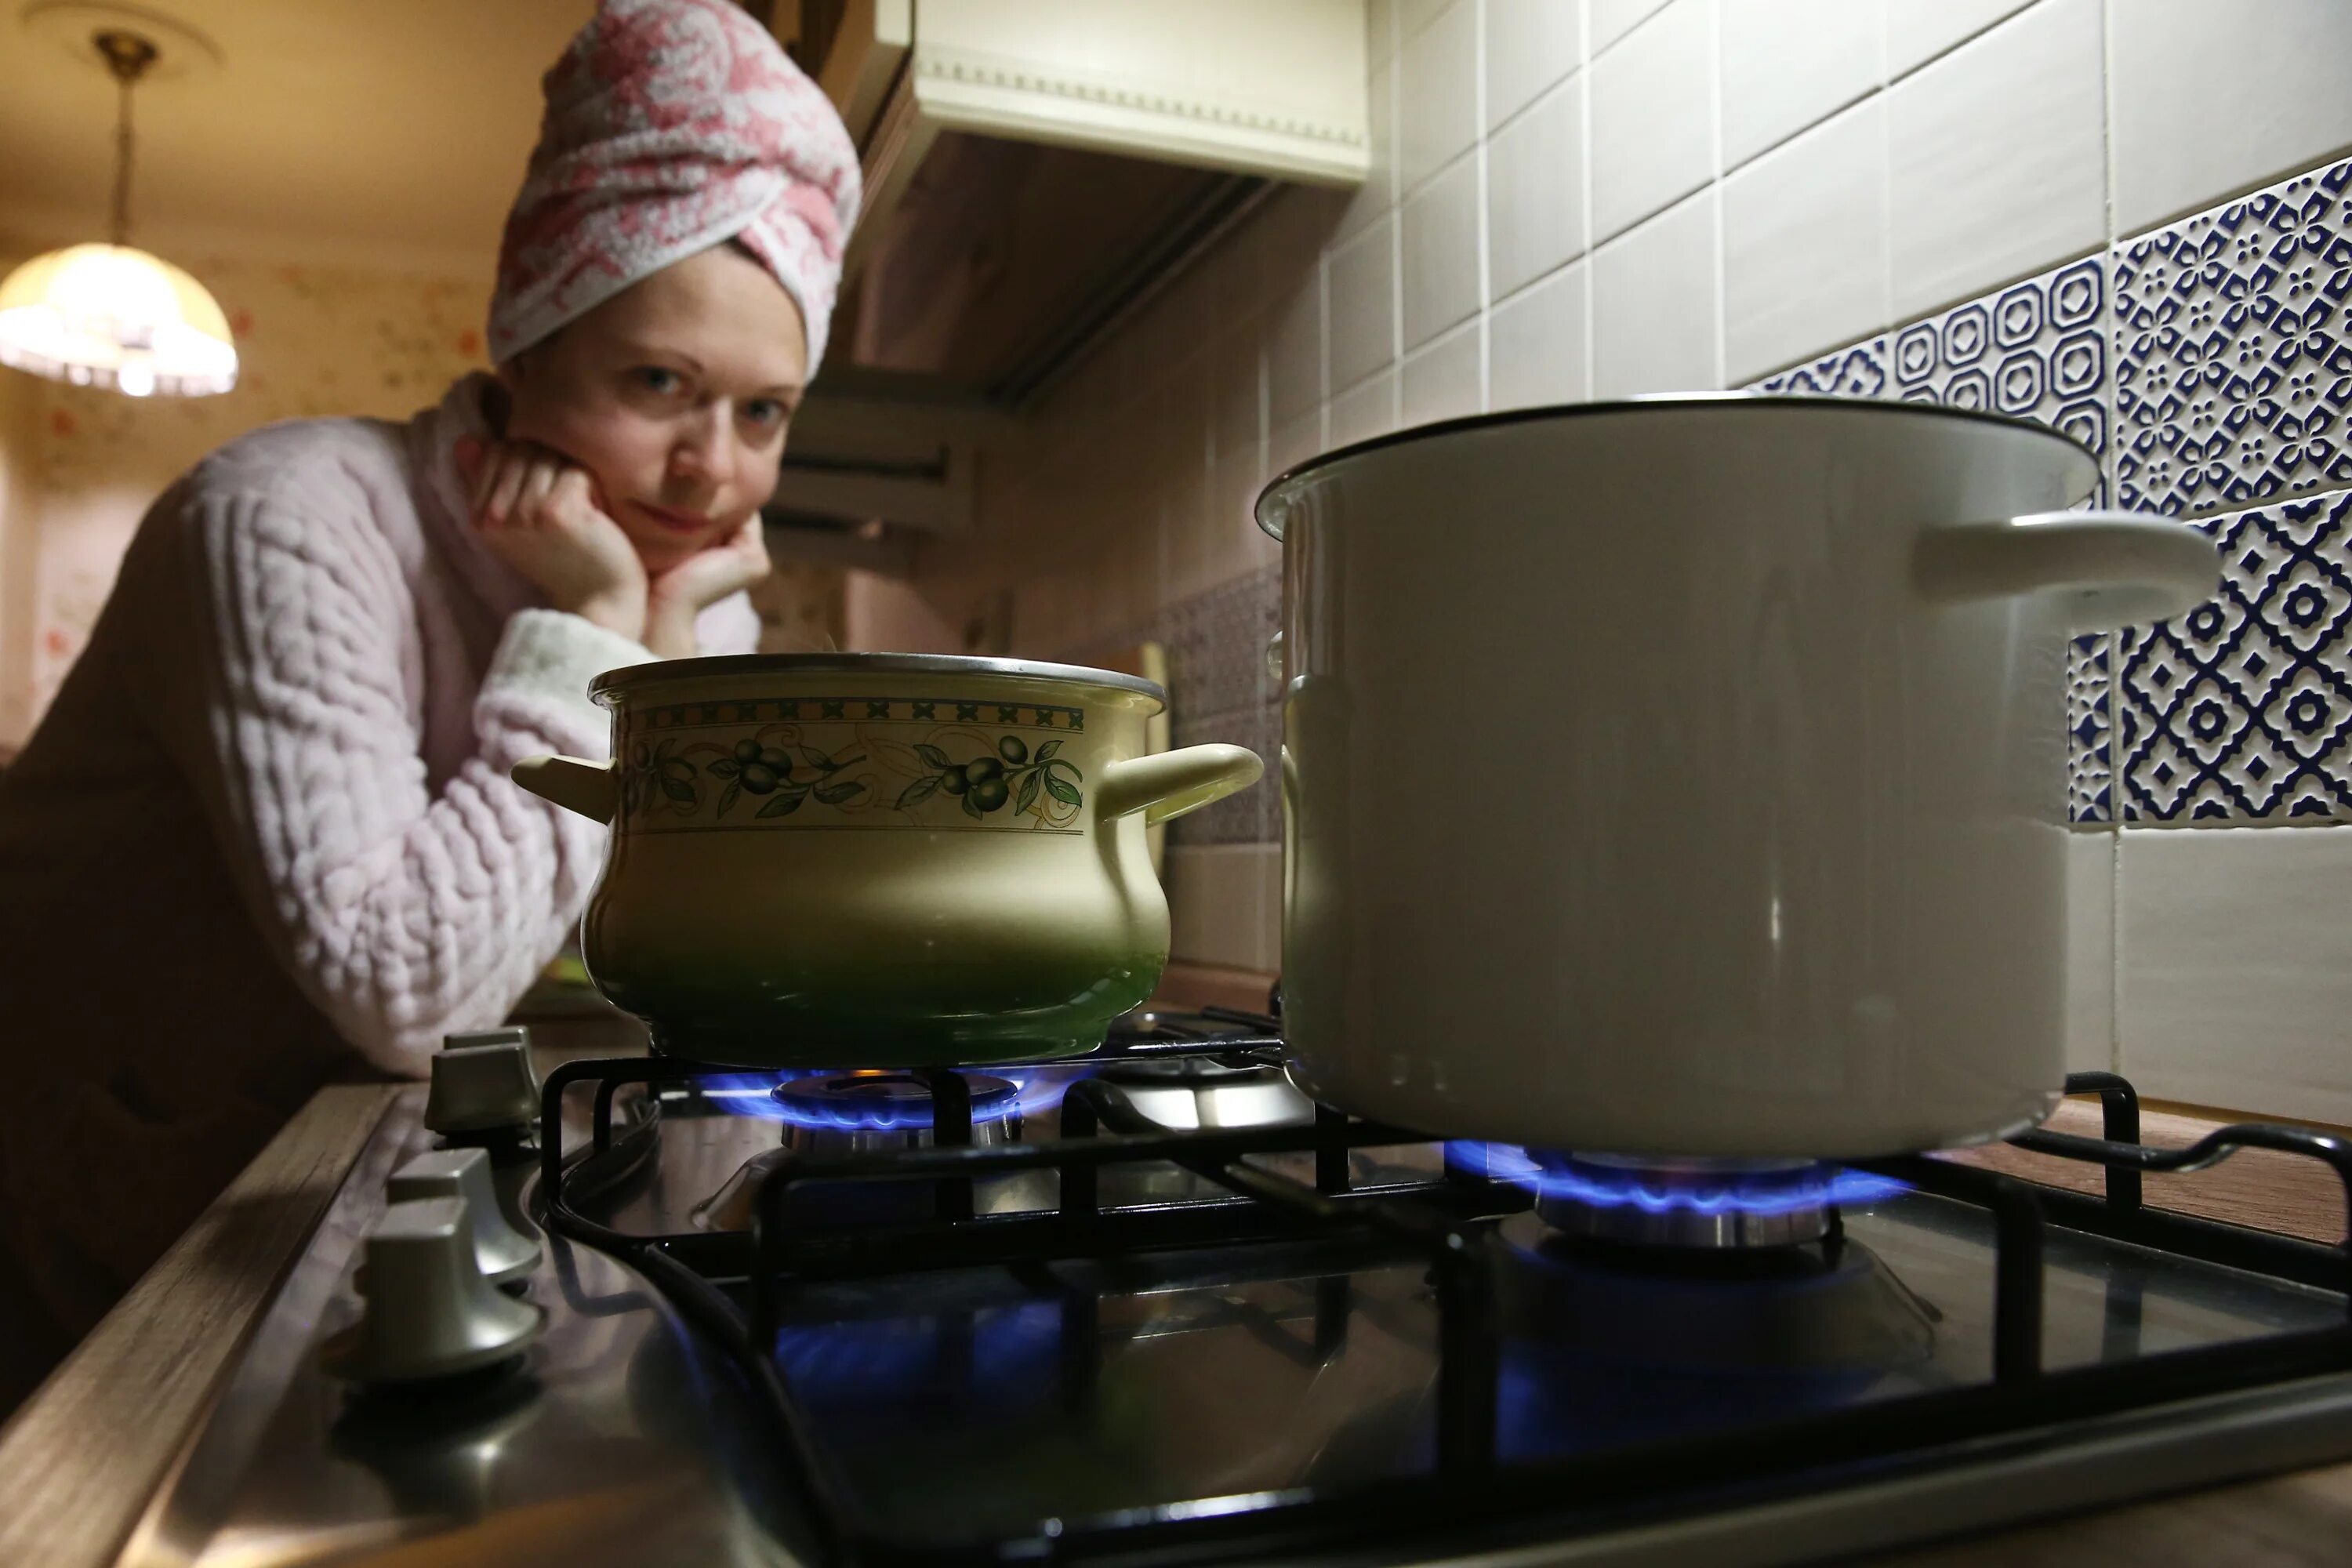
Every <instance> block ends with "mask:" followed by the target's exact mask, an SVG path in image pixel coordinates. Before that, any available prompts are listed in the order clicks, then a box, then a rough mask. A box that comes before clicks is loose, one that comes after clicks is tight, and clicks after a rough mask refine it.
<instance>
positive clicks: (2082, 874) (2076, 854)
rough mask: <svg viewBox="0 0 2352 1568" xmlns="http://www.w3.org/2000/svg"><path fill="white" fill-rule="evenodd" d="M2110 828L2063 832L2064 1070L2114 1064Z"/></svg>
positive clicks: (2113, 852)
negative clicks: (2064, 906)
mask: <svg viewBox="0 0 2352 1568" xmlns="http://www.w3.org/2000/svg"><path fill="white" fill-rule="evenodd" d="M2117 842H2118V841H2117V839H2116V835H2115V833H2114V832H2113V831H2112V830H2110V829H2101V830H2099V831H2096V832H2090V833H2069V834H2068V835H2067V836H2066V1070H2067V1071H2068V1072H2104V1071H2106V1070H2108V1069H2110V1068H2113V1067H2114V1065H2115V1035H2116V847H2117Z"/></svg>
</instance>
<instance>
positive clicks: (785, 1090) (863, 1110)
mask: <svg viewBox="0 0 2352 1568" xmlns="http://www.w3.org/2000/svg"><path fill="white" fill-rule="evenodd" d="M963 1081H964V1087H965V1088H966V1089H969V1090H970V1091H971V1113H972V1116H973V1118H974V1119H975V1120H981V1119H994V1118H996V1117H1001V1116H1003V1115H1005V1114H1006V1113H1008V1112H1010V1111H1011V1110H1013V1109H1014V1101H1015V1100H1016V1099H1017V1097H1018V1093H1019V1091H1018V1090H1016V1089H1014V1088H1013V1085H1012V1084H1010V1083H1008V1082H1006V1081H1005V1080H1004V1079H1001V1078H993V1077H991V1076H989V1075H987V1074H985V1073H965V1074H964V1075H963ZM772 1098H773V1099H774V1100H775V1102H776V1108H777V1110H779V1111H780V1112H782V1119H783V1120H784V1121H790V1122H793V1123H794V1124H795V1125H798V1126H802V1127H814V1128H817V1129H820V1130H826V1129H835V1128H838V1129H842V1130H844V1131H861V1132H863V1131H895V1130H898V1129H900V1128H907V1129H920V1128H929V1126H930V1125H931V1090H930V1087H929V1085H927V1084H926V1083H924V1082H923V1080H922V1079H919V1078H917V1077H916V1076H915V1075H914V1074H912V1073H908V1072H850V1073H835V1074H834V1075H832V1076H829V1077H825V1078H800V1079H793V1080H791V1081H790V1082H788V1083H780V1084H778V1085H777V1086H776V1087H775V1089H774V1090H773V1091H772Z"/></svg>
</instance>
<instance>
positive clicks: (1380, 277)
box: [1328, 217, 1396, 392]
mask: <svg viewBox="0 0 2352 1568" xmlns="http://www.w3.org/2000/svg"><path fill="white" fill-rule="evenodd" d="M1395 223H1396V220H1395V219H1394V218H1393V217H1383V218H1381V220H1380V221H1379V222H1377V223H1375V224H1373V225H1372V226H1370V228H1368V229H1366V230H1365V231H1364V232H1363V233H1361V234H1360V235H1358V236H1357V237H1355V238H1353V239H1351V240H1349V242H1348V243H1347V244H1345V245H1343V246H1341V247H1339V249H1337V250H1335V251H1333V252H1332V253H1331V268H1330V274H1329V277H1330V289H1331V337H1330V344H1329V348H1328V353H1329V356H1330V369H1331V374H1330V386H1331V389H1332V390H1333V391H1334V392H1338V391H1340V390H1343V389H1345V388H1347V387H1349V386H1352V385H1354V384H1356V383H1357V382H1360V381H1361V380H1363V379H1364V377H1366V376H1368V375H1370V374H1371V373H1372V372H1374V371H1376V370H1378V369H1380V368H1381V366H1382V365H1385V364H1387V363H1389V362H1390V361H1391V360H1392V359H1394V358H1395V357H1396V321H1395V318H1396V257H1395V253H1394V247H1395V232H1394V229H1395Z"/></svg>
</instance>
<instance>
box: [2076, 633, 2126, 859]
mask: <svg viewBox="0 0 2352 1568" xmlns="http://www.w3.org/2000/svg"><path fill="white" fill-rule="evenodd" d="M2113 640H2114V634H2113V633H2111V632H2093V633H2091V634H2089V635H2088V636H2086V637H2076V638H2074V641H2072V642H2070V643H2068V644H2067V645H2066V816H2067V817H2068V819H2069V820H2070V821H2074V822H2113V821H2114V820H2115V819H2116V803H2115V761H2114V756H2113V752H2112V750H2111V746H2112V742H2113V738H2114V730H2115V720H2114V715H2113V711H2112V710H2111V708H2110V706H2109V703H2110V700H2111V694H2110V687H2111V685H2112V681H2111V679H2110V671H2111V670H2112V669H2113V668H2114V664H2113V660H2114V649H2113V646H2112V645H2113Z"/></svg>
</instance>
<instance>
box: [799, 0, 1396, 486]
mask: <svg viewBox="0 0 2352 1568" xmlns="http://www.w3.org/2000/svg"><path fill="white" fill-rule="evenodd" d="M770 24H771V26H773V27H774V28H775V30H776V31H777V32H778V34H779V35H780V36H782V37H784V38H785V41H786V42H787V44H788V46H790V47H792V48H793V52H794V54H795V55H796V56H797V57H798V58H801V59H802V60H803V63H804V64H807V65H808V66H809V67H810V68H811V69H812V70H813V71H814V74H815V76H816V78H817V79H818V81H819V82H820V83H821V84H822V85H823V87H824V89H825V92H826V94H827V95H828V96H829V97H830V98H831V99H832V100H833V101H834V103H835V106H836V107H837V108H839V109H840V110H841V112H842V117H843V119H844V121H845V122H846V123H847V125H848V126H849V130H850V134H851V135H852V137H853V138H855V139H856V142H857V144H858V148H859V151H860V153H861V154H862V160H863V163H864V170H865V178H866V210H865V214H864V216H862V217H861V219H860V221H859V223H858V226H857V228H856V232H855V233H854V234H853V235H852V237H851V239H850V243H849V251H848V257H847V266H846V270H845V277H844V281H843V293H842V299H841V304H840V308H839V310H838V311H837V312H836V314H835V324H834V336H833V342H834V345H835V346H834V348H833V349H832V351H831V352H830V353H828V355H827V358H826V363H825V367H824V373H823V374H822V375H821V376H820V377H819V379H818V382H817V384H816V386H815V387H814V388H813V389H812V394H813V396H817V397H823V396H826V395H851V396H856V397H859V398H883V399H890V400H900V399H904V400H910V401H916V402H920V403H927V404H933V405H939V404H950V405H955V404H961V405H972V404H979V405H988V406H992V407H994V408H996V409H1001V410H1013V409H1018V408H1020V407H1021V406H1023V405H1025V404H1027V403H1029V402H1030V401H1032V400H1034V398H1035V397H1036V396H1037V395H1039V394H1040V393H1042V392H1043V391H1044V390H1045V388H1046V387H1047V386H1049V385H1050V384H1052V383H1053V382H1054V381H1055V378H1056V377H1057V376H1059V375H1060V374H1062V373H1063V372H1064V371H1065V370H1066V369H1067V368H1068V367H1069V366H1070V365H1072V364H1073V363H1076V360H1077V359H1078V358H1079V357H1081V356H1082V355H1083V354H1084V353H1085V352H1086V350H1087V347H1088V345H1089V344H1090V343H1092V342H1096V341H1097V340H1098V339H1099V338H1100V337H1101V336H1102V335H1104V334H1105V333H1106V332H1108V331H1110V330H1112V329H1113V328H1115V326H1116V325H1117V324H1118V321H1120V320H1122V319H1123V318H1124V316H1125V315H1126V314H1127V313H1129V311H1131V310H1135V309H1137V308H1138V307H1139V305H1140V304H1141V303H1142V302H1143V301H1144V300H1147V299H1148V298H1150V295H1151V294H1152V293H1154V292H1155V291H1156V290H1157V289H1159V288H1160V287H1162V286H1164V285H1165V284H1166V282H1167V281H1168V280H1169V279H1171V277H1173V276H1174V275H1175V274H1176V273H1178V272H1179V271H1181V268H1183V267H1184V266H1185V265H1186V263H1187V262H1188V261H1189V260H1190V258H1192V257H1193V256H1196V255H1197V254H1199V253H1200V252H1201V251H1202V250H1203V249H1205V248H1206V247H1208V246H1209V245H1211V244H1213V242H1214V241H1215V239H1216V238H1217V237H1219V236H1220V235H1221V234H1223V232H1224V231H1225V230H1226V229H1227V228H1229V227H1230V226H1232V225H1233V224H1234V223H1235V222H1237V221H1238V220H1239V219H1240V218H1241V216H1243V215H1244V214H1245V213H1246V212H1247V211H1248V210H1249V208H1250V207H1251V205H1254V203H1255V201H1256V200H1258V199H1259V198H1260V197H1262V196H1263V195H1265V193H1266V192H1267V191H1268V190H1270V189H1271V187H1272V184H1273V183H1274V182H1277V181H1300V182H1307V183H1312V184H1326V185H1350V184H1360V183H1361V182H1362V181H1363V179H1364V178H1365V176H1366V174H1367V173H1368V170H1369V167H1370V152H1369V147H1370V142H1369V139H1368V136H1367V133H1366V124H1367V104H1366V97H1365V86H1364V83H1365V55H1364V7H1363V0H800V3H799V4H798V5H794V4H793V3H792V0H778V3H777V4H776V5H774V6H773V8H772V12H771V16H770ZM798 441H799V436H798V434H797V433H796V435H795V442H796V444H797V443H798ZM810 455H811V456H813V457H818V458H822V457H823V456H824V454H810Z"/></svg>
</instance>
